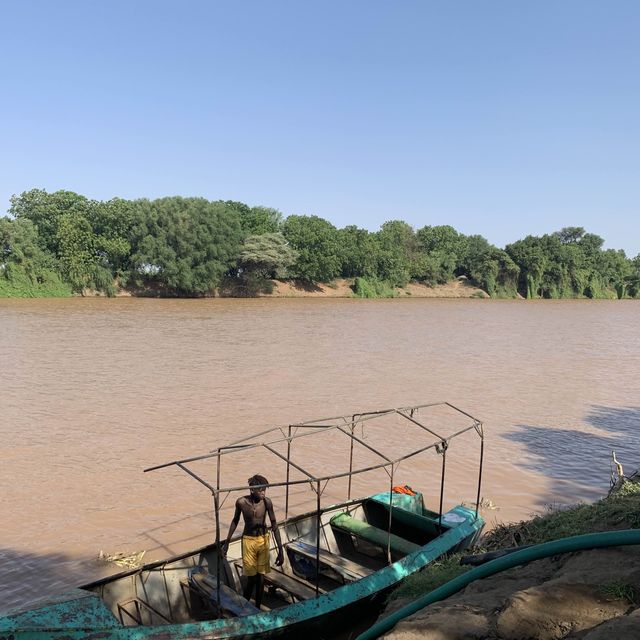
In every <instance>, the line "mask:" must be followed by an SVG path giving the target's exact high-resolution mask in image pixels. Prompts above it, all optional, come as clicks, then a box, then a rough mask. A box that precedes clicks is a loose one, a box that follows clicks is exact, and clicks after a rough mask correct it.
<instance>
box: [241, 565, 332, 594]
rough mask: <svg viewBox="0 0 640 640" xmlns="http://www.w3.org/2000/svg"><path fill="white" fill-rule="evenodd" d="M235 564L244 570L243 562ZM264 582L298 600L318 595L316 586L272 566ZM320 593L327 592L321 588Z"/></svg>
mask: <svg viewBox="0 0 640 640" xmlns="http://www.w3.org/2000/svg"><path fill="white" fill-rule="evenodd" d="M235 566H236V569H238V571H241V570H242V562H236V563H235ZM264 582H265V584H266V585H267V586H271V587H277V588H279V589H282V590H283V591H286V592H287V593H288V594H289V595H290V596H291V597H292V598H293V599H294V600H296V601H301V600H311V599H312V598H315V597H316V590H315V587H312V586H310V585H308V584H307V583H305V582H302V580H299V579H298V578H294V577H293V576H288V575H287V574H286V573H283V572H282V571H278V570H277V569H274V568H273V567H271V571H269V573H265V574H264ZM319 593H321V594H322V593H325V591H324V589H320V590H319Z"/></svg>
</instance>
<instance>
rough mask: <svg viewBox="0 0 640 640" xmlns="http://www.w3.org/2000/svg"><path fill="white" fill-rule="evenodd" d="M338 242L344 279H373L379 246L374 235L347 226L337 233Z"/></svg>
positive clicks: (352, 226)
mask: <svg viewBox="0 0 640 640" xmlns="http://www.w3.org/2000/svg"><path fill="white" fill-rule="evenodd" d="M338 242H339V244H340V255H341V256H342V268H341V273H342V276H343V277H344V278H357V277H364V278H374V277H375V276H376V275H377V267H378V260H379V255H378V254H379V251H380V246H379V244H378V241H377V238H376V235H375V234H373V233H370V232H369V231H367V230H366V229H359V228H358V227H356V226H355V225H349V226H347V227H345V228H344V229H340V230H339V231H338Z"/></svg>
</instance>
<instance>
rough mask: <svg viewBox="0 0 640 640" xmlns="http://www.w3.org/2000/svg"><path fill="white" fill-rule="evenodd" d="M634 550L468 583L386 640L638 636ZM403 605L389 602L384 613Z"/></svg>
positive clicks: (566, 559)
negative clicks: (389, 639) (458, 591)
mask: <svg viewBox="0 0 640 640" xmlns="http://www.w3.org/2000/svg"><path fill="white" fill-rule="evenodd" d="M639 593H640V548H638V547H617V548H611V549H601V550H593V551H582V552H578V553H572V554H564V555H561V556H555V557H553V558H546V559H543V560H538V561H536V562H532V563H530V564H528V565H526V566H523V567H516V568H514V569H510V570H508V571H505V572H503V573H500V574H497V575H495V576H491V577H489V578H485V579H484V580H478V581H477V582H474V583H471V584H470V585H469V586H468V587H466V589H464V590H463V591H461V592H460V593H458V594H456V595H454V596H452V597H450V598H448V599H447V600H444V601H442V602H438V603H435V604H433V605H431V606H429V607H426V608H425V609H422V610H421V611H419V612H418V613H416V614H414V615H413V616H410V617H409V618H406V619H405V620H403V621H402V622H400V623H399V624H398V625H396V627H395V628H394V629H393V630H392V631H391V632H390V633H388V634H387V635H386V636H384V637H385V638H392V639H393V640H479V639H487V640H524V639H532V640H533V639H535V640H559V639H565V638H566V639H567V640H569V639H576V640H577V639H578V638H580V639H581V640H605V639H606V640H610V639H611V638H616V639H627V638H629V639H633V638H640V609H639V608H638V594H639ZM407 603H408V601H407V600H394V601H392V602H391V603H390V605H389V607H388V608H387V610H386V611H385V613H384V615H383V617H384V616H386V615H389V613H391V612H392V611H395V610H397V609H399V608H401V607H402V606H404V605H405V604H407Z"/></svg>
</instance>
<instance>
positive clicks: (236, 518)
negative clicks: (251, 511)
mask: <svg viewBox="0 0 640 640" xmlns="http://www.w3.org/2000/svg"><path fill="white" fill-rule="evenodd" d="M241 513H242V509H241V507H240V498H238V499H237V500H236V511H235V513H234V514H233V520H232V521H231V525H230V526H229V533H228V534H227V539H226V540H225V541H224V542H223V543H222V546H221V547H220V551H221V552H222V555H223V556H226V555H227V551H228V550H229V543H230V542H231V536H233V534H234V533H235V531H236V528H237V526H238V522H240V514H241Z"/></svg>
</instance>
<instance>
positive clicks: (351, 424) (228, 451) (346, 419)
mask: <svg viewBox="0 0 640 640" xmlns="http://www.w3.org/2000/svg"><path fill="white" fill-rule="evenodd" d="M435 407H448V408H449V409H451V410H453V411H454V412H455V413H457V414H460V415H462V416H464V417H465V418H467V419H469V420H470V421H471V423H470V424H469V425H468V426H466V427H464V428H462V429H460V430H459V431H457V432H456V433H454V434H452V435H450V436H448V437H443V436H442V435H440V434H438V433H437V432H436V431H434V430H433V429H431V428H429V427H428V426H426V425H425V424H423V423H422V422H420V421H418V420H417V419H416V417H415V415H416V413H417V412H418V411H419V410H421V409H433V408H435ZM394 414H395V415H398V416H400V417H402V418H404V419H406V420H407V421H408V422H411V423H412V424H414V425H416V426H418V427H419V428H420V429H422V430H423V431H424V432H425V433H426V434H429V435H431V436H433V438H434V440H432V441H431V442H430V443H429V444H426V445H425V446H422V447H420V448H418V449H415V450H413V451H411V452H409V453H406V454H404V455H401V456H399V457H396V458H389V457H387V456H386V455H385V454H384V453H382V452H381V451H379V450H377V449H376V448H375V447H373V446H371V445H370V444H368V443H367V442H365V441H364V440H363V439H362V438H359V437H358V436H357V435H355V433H354V432H355V429H356V427H357V426H359V425H364V424H365V423H367V422H369V421H371V420H376V419H380V418H384V417H387V416H392V415H394ZM472 430H473V431H475V432H476V434H477V435H478V437H479V438H480V456H479V457H480V459H479V465H478V489H477V494H476V508H475V517H476V518H477V517H478V511H479V507H480V491H481V484H482V465H483V457H484V429H483V424H482V422H481V421H480V420H478V419H477V418H475V417H473V416H472V415H471V414H469V413H467V412H466V411H463V410H462V409H459V408H458V407H456V406H454V405H452V404H451V403H449V402H432V403H427V404H420V405H414V406H410V407H396V408H392V409H382V410H379V411H369V412H364V413H354V414H349V415H343V416H336V417H332V418H321V419H319V420H310V421H307V422H298V423H293V424H289V425H285V426H275V427H271V428H269V429H266V430H264V431H261V432H259V433H257V434H254V435H251V436H247V437H245V438H241V439H240V440H236V441H235V442H232V443H231V444H228V445H225V446H221V447H218V448H217V449H214V450H212V451H210V452H209V453H206V454H203V455H199V456H193V457H190V458H183V459H180V460H173V461H171V462H166V463H164V464H159V465H156V466H153V467H149V468H147V469H144V471H145V473H146V472H149V471H156V470H159V469H165V468H167V467H173V466H175V467H178V468H179V469H181V470H182V471H184V472H185V473H187V474H188V475H190V476H191V477H192V478H194V479H195V480H197V481H198V482H199V483H200V484H202V485H204V486H205V487H207V489H208V490H209V491H210V492H211V495H212V496H213V503H214V511H215V526H216V537H215V543H216V545H217V549H218V554H217V558H218V567H217V578H218V597H219V593H220V551H219V550H220V509H221V504H220V495H221V494H227V495H228V494H230V493H233V492H238V491H247V490H248V489H249V486H248V485H240V486H233V487H221V486H220V478H221V467H222V459H223V457H225V456H229V455H233V454H238V453H241V452H242V453H246V452H247V451H250V450H252V449H259V450H262V451H266V452H267V453H268V454H271V455H273V456H276V457H277V458H279V459H280V460H283V461H285V462H286V463H287V470H286V480H284V481H282V482H270V483H269V484H268V485H255V486H254V487H253V488H260V487H265V488H266V487H267V486H269V487H285V521H286V520H287V519H288V516H289V488H290V487H292V486H295V485H303V484H308V485H310V486H311V488H312V489H313V491H314V492H315V493H316V508H317V513H318V517H317V525H316V529H317V530H316V543H317V544H316V595H318V593H319V566H320V562H319V553H320V515H321V496H322V493H323V492H324V489H325V488H326V486H327V484H328V483H329V481H331V480H336V479H339V478H348V489H347V501H350V500H351V480H352V477H353V476H355V475H360V474H363V473H368V472H371V471H375V470H377V469H384V470H385V471H386V473H387V474H388V476H389V480H390V485H389V490H390V492H389V522H388V540H387V561H388V562H389V563H391V519H392V512H393V503H392V488H393V477H394V470H395V468H396V467H397V465H398V464H400V463H401V462H402V461H404V460H407V459H409V458H412V457H414V456H417V455H419V454H421V453H424V452H425V451H428V450H430V449H435V450H436V452H437V453H438V454H439V455H441V456H442V473H441V481H440V504H439V521H438V524H439V527H440V528H441V527H442V507H443V498H444V484H445V469H446V452H447V449H448V446H449V442H450V441H451V440H453V439H454V438H457V437H458V436H461V435H462V434H464V433H467V432H469V431H472ZM327 432H334V433H335V432H337V433H341V434H343V435H344V436H346V437H347V438H348V441H349V443H350V445H349V470H348V471H344V472H341V473H335V474H329V475H320V476H318V475H314V474H313V473H311V472H309V471H308V470H306V469H305V468H304V467H303V466H301V465H300V464H298V463H297V462H294V461H293V460H292V457H291V449H292V444H293V443H294V442H296V441H298V440H300V439H302V438H308V437H313V436H316V437H317V436H319V435H321V434H324V433H327ZM283 443H286V447H287V454H286V455H284V454H282V453H280V452H279V451H277V449H275V448H274V447H276V446H277V445H281V444H283ZM355 445H358V446H361V447H364V448H366V449H367V450H369V451H371V452H372V453H374V454H375V455H376V456H377V457H378V458H379V459H380V460H381V462H379V463H378V464H373V465H371V464H370V465H368V466H365V467H360V468H357V469H354V468H353V455H354V446H355ZM209 459H213V460H215V463H216V486H215V487H214V486H212V485H211V484H210V483H209V482H207V481H206V480H205V479H204V478H202V477H201V476H200V475H199V474H197V473H196V472H195V471H193V470H192V469H190V468H189V467H188V465H189V463H192V462H198V461H202V460H209ZM292 467H293V468H294V469H296V470H298V471H299V472H300V473H302V474H303V475H304V476H306V479H303V480H291V476H290V472H291V468H292ZM322 483H324V487H322Z"/></svg>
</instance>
